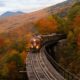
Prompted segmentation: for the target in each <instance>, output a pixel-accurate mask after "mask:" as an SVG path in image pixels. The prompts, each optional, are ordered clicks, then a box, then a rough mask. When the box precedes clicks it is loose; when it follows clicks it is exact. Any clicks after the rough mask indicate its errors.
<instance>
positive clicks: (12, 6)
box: [0, 0, 65, 14]
mask: <svg viewBox="0 0 80 80" xmlns="http://www.w3.org/2000/svg"><path fill="white" fill-rule="evenodd" d="M63 1H65V0H0V14H2V13H4V12H6V11H23V12H33V11H36V10H39V9H42V8H45V7H48V6H51V5H54V4H57V3H60V2H63Z"/></svg>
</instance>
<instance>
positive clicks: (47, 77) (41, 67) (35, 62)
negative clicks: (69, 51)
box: [27, 51, 63, 80]
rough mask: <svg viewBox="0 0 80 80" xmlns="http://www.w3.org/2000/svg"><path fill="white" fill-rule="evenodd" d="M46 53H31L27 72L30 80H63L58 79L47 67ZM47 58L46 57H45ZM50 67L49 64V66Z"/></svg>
mask: <svg viewBox="0 0 80 80" xmlns="http://www.w3.org/2000/svg"><path fill="white" fill-rule="evenodd" d="M44 54H45V53H43V51H42V52H40V53H29V59H28V62H27V65H28V66H27V70H28V77H29V80H63V79H57V78H56V77H55V75H54V74H53V73H51V70H50V69H49V68H48V67H47V65H46V64H45V63H47V62H45V60H44V56H45V55H44ZM45 57H46V56H45ZM48 65H49V64H48Z"/></svg>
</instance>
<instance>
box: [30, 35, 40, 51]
mask: <svg viewBox="0 0 80 80" xmlns="http://www.w3.org/2000/svg"><path fill="white" fill-rule="evenodd" d="M40 48H41V37H40V36H35V37H33V38H31V40H30V51H31V52H38V51H39V50H40Z"/></svg>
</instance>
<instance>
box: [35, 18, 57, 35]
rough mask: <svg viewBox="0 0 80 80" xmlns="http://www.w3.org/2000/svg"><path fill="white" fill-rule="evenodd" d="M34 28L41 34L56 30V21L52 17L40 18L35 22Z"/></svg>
mask: <svg viewBox="0 0 80 80" xmlns="http://www.w3.org/2000/svg"><path fill="white" fill-rule="evenodd" d="M36 28H37V29H38V30H39V32H40V33H42V34H48V33H53V32H56V30H57V22H56V20H55V19H54V18H48V17H47V18H42V19H40V20H39V21H38V22H37V23H36Z"/></svg>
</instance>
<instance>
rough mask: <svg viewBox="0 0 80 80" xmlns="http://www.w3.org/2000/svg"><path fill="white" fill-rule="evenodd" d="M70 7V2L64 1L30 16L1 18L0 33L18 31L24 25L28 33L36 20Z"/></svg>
mask: <svg viewBox="0 0 80 80" xmlns="http://www.w3.org/2000/svg"><path fill="white" fill-rule="evenodd" d="M71 5H72V3H71V2H70V1H65V2H63V3H60V4H57V5H54V6H51V7H48V8H45V9H43V10H39V11H36V12H32V13H30V14H21V15H17V16H13V17H8V18H3V19H2V18H1V19H0V33H1V32H8V31H10V30H13V29H16V28H19V29H20V27H23V26H24V25H25V30H26V29H27V27H28V28H29V29H28V31H30V30H31V29H32V27H33V26H32V25H31V24H33V23H35V22H36V21H37V20H39V19H41V18H44V17H46V16H49V15H51V14H55V13H61V12H64V11H65V10H66V9H67V8H69V7H70V6H71ZM13 31H14V30H13Z"/></svg>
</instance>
